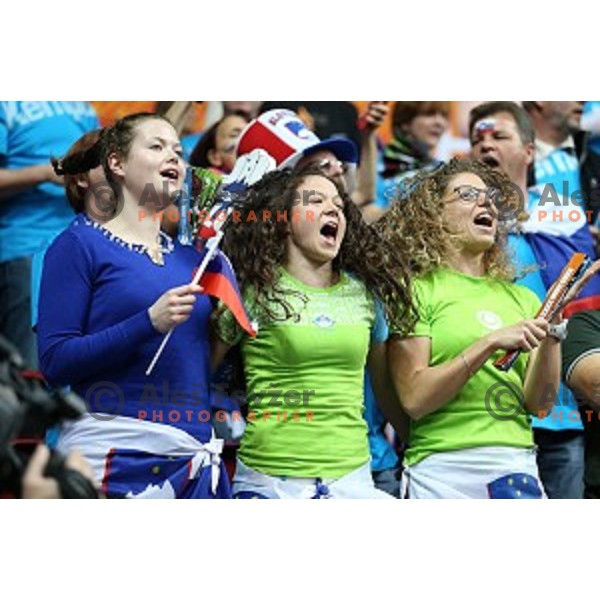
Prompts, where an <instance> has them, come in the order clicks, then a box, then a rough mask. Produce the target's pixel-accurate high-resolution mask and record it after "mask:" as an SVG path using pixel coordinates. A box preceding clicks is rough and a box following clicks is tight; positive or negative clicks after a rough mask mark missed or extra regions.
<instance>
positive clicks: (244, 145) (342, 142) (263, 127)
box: [237, 108, 358, 169]
mask: <svg viewBox="0 0 600 600" xmlns="http://www.w3.org/2000/svg"><path fill="white" fill-rule="evenodd" d="M257 148H260V149H262V150H265V151H266V152H268V153H269V154H270V155H271V156H272V157H273V158H274V159H275V162H276V163H277V168H278V169H283V168H285V167H292V168H293V167H294V166H296V163H297V162H298V161H299V160H300V159H301V158H302V157H303V156H306V155H308V154H313V153H314V152H318V151H319V150H329V151H331V152H332V153H333V154H334V155H335V157H336V158H337V159H338V160H341V161H342V162H345V163H354V164H356V163H357V162H358V150H357V149H356V145H355V144H354V142H352V141H351V140H348V139H345V138H341V137H340V138H338V137H331V138H328V139H326V140H323V141H321V140H320V139H319V138H318V137H317V136H316V135H315V134H314V133H313V132H312V131H311V130H310V129H308V127H307V126H306V125H305V124H304V123H303V122H302V120H301V119H300V117H298V115H297V114H296V113H295V112H293V111H291V110H287V109H283V108H275V109H273V110H269V111H267V112H265V113H263V114H262V115H260V116H259V117H258V118H257V119H254V120H253V121H251V122H250V123H249V124H248V125H247V126H246V128H245V129H244V131H242V134H241V135H240V139H239V141H238V146H237V156H238V157H240V156H243V155H244V154H248V153H249V152H252V150H256V149H257Z"/></svg>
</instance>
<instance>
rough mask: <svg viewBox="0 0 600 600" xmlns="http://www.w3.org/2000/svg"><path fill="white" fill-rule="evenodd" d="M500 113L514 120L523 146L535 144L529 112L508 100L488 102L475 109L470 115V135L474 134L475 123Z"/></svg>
mask: <svg viewBox="0 0 600 600" xmlns="http://www.w3.org/2000/svg"><path fill="white" fill-rule="evenodd" d="M499 113H507V114H509V115H510V116H511V117H512V118H513V119H514V121H515V124H516V125H517V129H518V130H519V135H520V137H521V141H522V142H523V144H532V143H533V142H534V140H535V129H534V127H533V121H532V120H531V117H530V116H529V114H528V112H527V111H526V110H525V109H524V108H522V107H521V106H519V105H518V104H516V103H515V102H509V101H506V100H500V101H496V102H486V103H485V104H480V105H479V106H476V107H475V108H473V109H472V110H471V112H470V113H469V135H471V134H472V133H473V127H475V123H477V122H479V121H481V119H485V118H488V117H492V116H494V115H497V114H499Z"/></svg>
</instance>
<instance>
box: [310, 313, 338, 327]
mask: <svg viewBox="0 0 600 600" xmlns="http://www.w3.org/2000/svg"><path fill="white" fill-rule="evenodd" d="M313 323H314V324H315V325H316V326H317V327H333V326H334V325H335V321H334V320H333V319H332V318H331V317H328V316H327V315H319V316H317V317H315V318H314V320H313Z"/></svg>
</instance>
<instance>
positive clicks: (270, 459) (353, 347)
mask: <svg viewBox="0 0 600 600" xmlns="http://www.w3.org/2000/svg"><path fill="white" fill-rule="evenodd" d="M279 283H280V285H281V287H282V288H283V289H285V290H289V291H296V292H300V293H301V294H303V295H304V296H305V298H306V303H305V302H304V301H303V300H302V299H301V298H298V297H295V296H291V295H289V296H288V297H287V299H288V300H289V302H290V303H291V304H292V306H294V308H295V312H296V313H298V314H299V315H300V319H299V320H298V321H297V322H296V321H293V320H291V319H288V320H287V321H269V320H268V319H266V318H265V317H264V316H261V314H260V311H258V310H257V309H256V308H254V309H253V306H254V303H253V301H252V297H253V294H252V290H249V293H247V294H244V296H245V301H246V306H247V307H248V308H249V311H250V313H251V316H252V318H253V319H254V320H255V321H257V323H258V335H257V337H256V338H254V339H253V338H250V337H249V336H247V335H245V334H243V332H242V331H241V330H240V329H239V327H237V325H236V323H235V321H234V319H233V316H232V315H231V313H229V312H228V311H226V312H225V313H223V315H222V317H221V319H220V321H219V334H220V337H221V338H222V339H223V341H225V342H226V343H228V344H231V345H235V344H237V343H238V342H240V341H241V351H242V358H243V362H244V372H245V378H246V387H247V391H248V409H249V415H248V423H247V427H246V431H245V433H244V437H243V439H242V442H241V447H240V451H239V457H240V459H241V460H242V461H243V462H244V463H245V464H246V465H248V466H249V467H251V468H253V469H256V470H257V471H261V472H263V473H266V474H268V475H275V476H289V477H322V478H339V477H342V476H344V475H346V474H348V473H350V472H351V471H354V470H355V469H358V468H359V467H361V466H362V465H364V464H365V463H367V462H368V461H369V458H370V456H369V447H368V440H367V425H366V422H365V420H364V418H363V411H364V401H363V398H364V369H365V365H366V360H367V353H368V350H369V345H370V336H371V328H372V327H373V324H374V322H375V302H374V299H373V297H372V296H371V294H370V293H369V292H367V290H366V288H365V286H364V285H363V284H362V283H361V282H359V281H357V280H356V279H354V278H352V277H349V276H348V275H347V274H345V273H341V276H340V281H339V282H338V283H337V284H336V285H334V286H332V287H329V288H313V287H310V286H307V285H304V284H303V283H301V282H300V281H298V280H296V279H294V278H293V277H292V276H290V275H289V274H288V273H287V272H285V271H283V270H282V272H281V279H280V282H279ZM278 312H279V311H278ZM272 390H280V391H281V393H280V394H279V395H278V396H276V393H274V392H273V391H272ZM262 392H267V393H266V394H264V395H263V396H262V399H261V394H262ZM286 394H287V400H286V399H285V398H286V396H285V395H286ZM284 414H285V418H284Z"/></svg>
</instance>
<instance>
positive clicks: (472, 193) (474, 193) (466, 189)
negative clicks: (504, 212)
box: [452, 185, 499, 204]
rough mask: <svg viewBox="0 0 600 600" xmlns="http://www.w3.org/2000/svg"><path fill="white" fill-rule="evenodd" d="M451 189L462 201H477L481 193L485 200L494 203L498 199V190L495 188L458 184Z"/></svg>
mask: <svg viewBox="0 0 600 600" xmlns="http://www.w3.org/2000/svg"><path fill="white" fill-rule="evenodd" d="M452 191H453V192H454V193H456V194H457V195H458V197H459V199H460V200H461V201H462V202H466V203H470V204H472V203H474V202H477V200H479V197H480V196H481V194H483V195H484V196H485V198H486V200H488V201H490V202H492V203H495V202H496V200H498V199H499V198H498V192H499V190H498V189H496V188H486V189H481V188H477V187H475V186H474V185H459V186H458V187H455V188H454V189H453V190H452Z"/></svg>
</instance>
